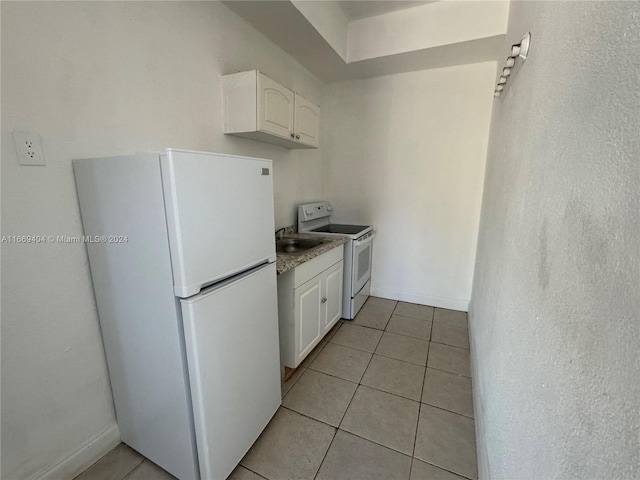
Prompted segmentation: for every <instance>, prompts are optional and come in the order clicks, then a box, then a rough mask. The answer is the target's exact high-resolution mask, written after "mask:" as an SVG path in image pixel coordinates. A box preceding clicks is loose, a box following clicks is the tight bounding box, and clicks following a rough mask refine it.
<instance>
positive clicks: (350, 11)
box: [338, 0, 436, 21]
mask: <svg viewBox="0 0 640 480" xmlns="http://www.w3.org/2000/svg"><path fill="white" fill-rule="evenodd" d="M434 1H436V0H430V1H418V0H413V1H404V0H382V1H379V0H353V1H352V0H344V1H343V0H338V5H340V8H341V9H342V11H343V12H344V14H345V16H346V17H347V20H349V21H351V20H358V19H360V18H367V17H373V16H375V15H382V14H384V13H389V12H394V11H396V10H404V9H406V8H411V7H417V6H420V5H424V4H426V3H433V2H434Z"/></svg>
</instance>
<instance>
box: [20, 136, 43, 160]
mask: <svg viewBox="0 0 640 480" xmlns="http://www.w3.org/2000/svg"><path fill="white" fill-rule="evenodd" d="M13 141H14V142H15V144H16V151H17V152H18V162H19V163H20V165H46V162H45V159H44V150H43V149H42V140H41V139H40V135H38V134H37V133H29V132H13Z"/></svg>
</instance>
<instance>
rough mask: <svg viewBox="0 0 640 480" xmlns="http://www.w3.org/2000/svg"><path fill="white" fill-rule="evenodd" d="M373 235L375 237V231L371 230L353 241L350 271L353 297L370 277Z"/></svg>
mask: <svg viewBox="0 0 640 480" xmlns="http://www.w3.org/2000/svg"><path fill="white" fill-rule="evenodd" d="M373 237H375V233H374V232H371V235H369V236H368V237H367V238H365V239H362V240H360V239H359V240H355V241H354V242H353V272H352V273H351V275H352V278H351V285H352V287H351V288H352V289H351V296H352V297H355V296H356V295H357V294H358V292H359V291H360V290H362V287H364V286H365V284H366V283H367V282H368V281H369V279H370V278H371V254H372V250H373Z"/></svg>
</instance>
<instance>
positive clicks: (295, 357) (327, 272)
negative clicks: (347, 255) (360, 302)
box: [278, 245, 343, 368]
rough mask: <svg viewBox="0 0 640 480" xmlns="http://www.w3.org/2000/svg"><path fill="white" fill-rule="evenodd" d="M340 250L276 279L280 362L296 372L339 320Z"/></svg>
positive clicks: (340, 315) (336, 249)
mask: <svg viewBox="0 0 640 480" xmlns="http://www.w3.org/2000/svg"><path fill="white" fill-rule="evenodd" d="M342 257H343V246H342V245H340V246H339V247H336V248H334V249H333V250H330V251H329V252H327V253H324V254H322V255H320V256H318V257H316V258H314V259H312V260H310V261H309V262H305V263H303V264H302V265H300V266H299V267H296V268H294V269H292V270H289V271H288V272H285V273H284V274H282V275H280V276H279V277H278V316H279V322H280V361H281V364H282V367H285V366H287V367H289V368H297V367H298V365H300V363H301V362H302V361H303V360H304V359H305V358H306V356H307V355H308V354H309V353H310V352H311V350H313V348H314V347H315V346H316V345H317V344H318V343H319V342H320V340H322V338H323V337H324V336H325V334H327V332H329V330H331V328H332V327H333V326H334V325H335V324H336V322H337V321H338V320H340V317H342V265H343V263H342Z"/></svg>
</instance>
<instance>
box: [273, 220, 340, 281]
mask: <svg viewBox="0 0 640 480" xmlns="http://www.w3.org/2000/svg"><path fill="white" fill-rule="evenodd" d="M294 231H295V230H294V228H293V227H287V228H286V230H285V237H289V238H314V239H318V240H323V241H324V242H326V243H323V244H322V245H320V246H318V247H315V248H312V249H311V250H309V251H308V252H306V253H303V254H301V255H296V254H293V253H280V252H277V254H276V270H277V272H278V275H282V274H283V273H284V272H287V271H289V270H291V269H292V268H295V267H297V266H298V265H300V264H302V263H304V262H308V261H309V260H311V259H312V258H316V257H319V256H320V255H322V254H323V253H326V252H328V251H329V250H333V249H334V248H336V247H338V246H340V245H344V244H345V243H347V241H348V240H349V239H348V238H347V237H340V236H328V237H325V236H322V235H316V234H308V233H294Z"/></svg>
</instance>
